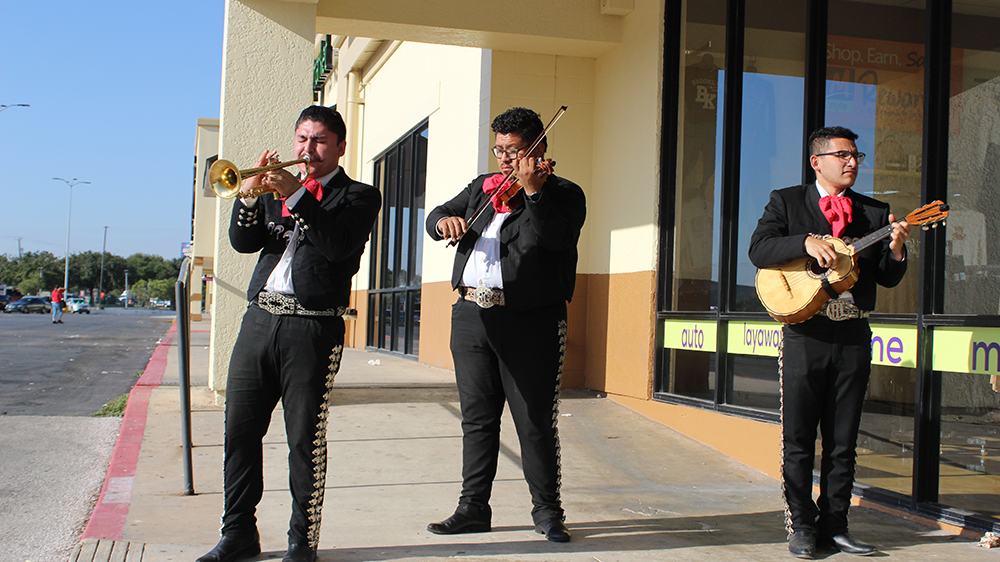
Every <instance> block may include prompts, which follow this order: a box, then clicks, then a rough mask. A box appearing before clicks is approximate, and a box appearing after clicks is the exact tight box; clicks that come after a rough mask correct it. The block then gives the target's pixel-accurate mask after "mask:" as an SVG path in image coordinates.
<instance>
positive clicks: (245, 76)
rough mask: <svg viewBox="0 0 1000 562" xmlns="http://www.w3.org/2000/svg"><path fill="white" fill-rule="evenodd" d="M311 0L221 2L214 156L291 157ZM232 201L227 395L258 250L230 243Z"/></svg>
mask: <svg viewBox="0 0 1000 562" xmlns="http://www.w3.org/2000/svg"><path fill="white" fill-rule="evenodd" d="M315 31H316V0H296V1H292V0H288V1H282V0H227V1H226V16H225V30H224V38H223V48H222V50H223V59H222V103H221V107H220V111H219V115H220V126H219V133H220V134H219V157H220V158H225V159H227V160H231V161H233V162H234V163H235V164H236V165H237V166H239V167H240V168H249V167H251V165H252V163H253V162H255V161H256V160H257V157H258V156H260V154H261V153H262V152H263V151H264V150H277V151H278V153H279V156H280V158H281V159H282V160H292V159H293V157H292V136H293V133H294V125H295V119H296V117H298V114H299V112H300V111H302V109H303V108H305V107H306V106H308V105H311V104H312V70H313V54H314V53H313V50H314V49H313V47H314V43H315V40H314V38H315ZM232 205H233V203H232V200H224V199H217V203H216V212H217V218H218V222H217V224H218V230H217V237H216V240H215V260H214V261H215V268H214V276H215V280H214V281H215V282H214V283H212V294H213V298H212V303H213V305H214V310H213V314H212V336H211V342H210V346H211V349H210V353H211V363H210V367H209V381H208V382H209V387H210V388H211V389H212V390H214V391H215V393H216V401H217V402H219V403H222V402H223V400H224V398H225V389H226V375H227V372H228V368H229V357H230V354H231V353H232V349H233V345H234V344H235V343H236V336H237V335H238V334H239V327H240V321H241V319H242V318H243V312H244V311H245V310H246V305H247V300H246V289H247V285H248V284H249V282H250V276H251V274H252V273H253V268H254V265H255V264H256V262H257V254H251V255H242V254H238V253H237V252H236V251H235V250H233V248H232V246H231V245H230V244H229V217H230V214H231V213H232Z"/></svg>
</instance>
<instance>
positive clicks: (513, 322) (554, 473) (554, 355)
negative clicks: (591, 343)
mask: <svg viewBox="0 0 1000 562" xmlns="http://www.w3.org/2000/svg"><path fill="white" fill-rule="evenodd" d="M451 352H452V356H453V357H454V360H455V379H456V381H457V383H458V395H459V399H460V400H461V405H462V496H461V498H460V499H459V502H458V503H459V507H458V511H460V512H464V513H466V514H469V515H473V516H477V517H482V518H486V519H489V517H490V516H491V515H492V512H491V510H490V506H489V502H490V495H491V493H492V489H493V479H494V478H495V477H496V472H497V461H498V458H497V457H498V455H499V453H500V416H501V414H502V413H503V409H504V402H506V403H507V404H509V405H510V413H511V416H512V417H513V418H514V427H515V428H516V430H517V436H518V440H519V441H520V443H521V467H522V470H523V471H524V479H525V480H526V481H527V483H528V489H529V491H530V492H531V502H532V505H533V508H532V511H531V516H532V519H533V520H534V522H535V523H536V524H537V523H539V522H541V521H543V520H545V519H550V518H553V517H557V518H560V519H562V518H563V510H562V502H561V501H560V498H559V486H560V478H561V476H560V465H559V462H560V458H559V433H558V428H557V427H556V422H557V421H558V415H559V412H558V399H559V384H560V376H561V374H562V368H563V359H564V357H565V354H566V304H565V303H561V304H559V305H555V306H550V307H545V308H540V309H536V310H531V311H518V312H514V311H511V310H509V309H507V308H506V307H503V306H494V307H492V308H480V307H479V306H478V305H477V304H475V303H473V302H469V301H465V300H459V301H458V302H457V303H456V304H455V305H454V307H453V308H452V315H451Z"/></svg>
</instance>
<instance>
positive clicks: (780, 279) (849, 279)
mask: <svg viewBox="0 0 1000 562" xmlns="http://www.w3.org/2000/svg"><path fill="white" fill-rule="evenodd" d="M946 218H948V205H945V204H944V203H942V202H941V201H935V202H933V203H931V204H929V205H925V206H923V207H920V208H919V209H917V210H915V211H913V212H912V213H910V214H908V215H906V219H905V220H906V223H907V224H909V225H910V226H921V227H922V228H923V229H924V230H927V229H928V228H930V227H932V226H933V227H937V225H938V224H939V223H940V224H944V221H945V219H946ZM891 234H892V225H891V224H890V225H887V226H885V227H883V228H880V229H878V230H876V231H875V232H872V233H871V234H869V235H868V236H865V237H864V238H861V239H860V240H856V241H855V242H854V243H853V244H847V243H845V242H844V241H843V240H841V239H840V238H834V237H832V236H827V237H825V238H824V239H823V240H824V241H826V242H829V243H830V244H832V245H833V249H834V251H835V252H837V265H836V266H834V267H832V268H825V267H821V266H820V265H819V264H818V263H817V262H816V258H813V257H811V256H810V257H807V258H801V259H797V260H794V261H791V262H788V263H786V264H784V265H779V266H777V267H768V268H765V269H761V270H758V271H757V279H756V282H755V285H756V287H757V296H758V297H760V302H762V303H763V304H764V308H766V309H767V313H768V314H770V315H771V317H772V318H774V319H775V320H777V321H778V322H783V323H785V324H798V323H800V322H805V321H806V320H809V319H810V318H812V317H813V315H815V314H816V313H817V312H819V309H820V308H822V307H823V304H824V303H826V301H828V300H830V299H831V298H835V297H836V296H837V295H839V294H840V293H843V292H844V291H847V290H849V289H850V288H851V287H853V286H854V284H855V283H856V282H857V281H858V261H857V254H858V253H859V252H861V251H862V250H864V249H865V248H868V247H869V246H871V245H873V244H876V243H878V242H880V241H882V240H883V239H885V238H887V237H888V236H889V235H891Z"/></svg>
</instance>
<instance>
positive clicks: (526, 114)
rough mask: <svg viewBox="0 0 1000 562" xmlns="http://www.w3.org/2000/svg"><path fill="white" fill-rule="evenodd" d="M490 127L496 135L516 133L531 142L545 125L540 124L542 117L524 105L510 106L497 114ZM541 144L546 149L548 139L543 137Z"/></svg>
mask: <svg viewBox="0 0 1000 562" xmlns="http://www.w3.org/2000/svg"><path fill="white" fill-rule="evenodd" d="M490 128H491V129H493V132H494V133H496V134H498V135H517V136H519V137H521V140H523V141H524V142H526V143H529V144H530V143H533V142H535V139H537V138H538V135H540V134H542V130H543V129H545V126H544V125H542V118H541V116H539V115H538V114H537V113H535V112H534V111H532V110H530V109H528V108H526V107H512V108H510V109H508V110H507V111H504V112H503V113H501V114H500V115H497V116H496V118H495V119H493V123H491V124H490ZM542 144H543V145H544V146H545V148H546V149H547V148H548V146H549V143H548V139H547V138H543V139H542Z"/></svg>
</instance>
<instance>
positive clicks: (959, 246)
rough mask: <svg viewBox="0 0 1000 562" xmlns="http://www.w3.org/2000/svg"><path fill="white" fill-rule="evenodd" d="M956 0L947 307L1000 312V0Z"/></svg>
mask: <svg viewBox="0 0 1000 562" xmlns="http://www.w3.org/2000/svg"><path fill="white" fill-rule="evenodd" d="M986 4H987V5H985V6H979V7H978V9H976V10H975V12H974V13H959V12H960V11H961V10H965V11H969V10H970V9H972V7H971V6H963V5H956V6H955V10H956V13H955V14H954V16H953V19H952V23H953V31H952V36H953V38H954V39H953V45H954V49H953V50H952V67H951V77H952V97H951V119H950V123H949V125H950V127H949V136H948V145H949V146H948V204H949V205H950V206H951V212H950V215H949V216H948V225H947V228H946V230H945V239H946V241H947V242H946V249H945V299H944V311H945V313H948V314H997V313H998V312H1000V223H998V219H1000V46H998V44H997V41H996V30H997V29H998V27H997V26H1000V1H998V0H992V1H990V2H987V3H986Z"/></svg>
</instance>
